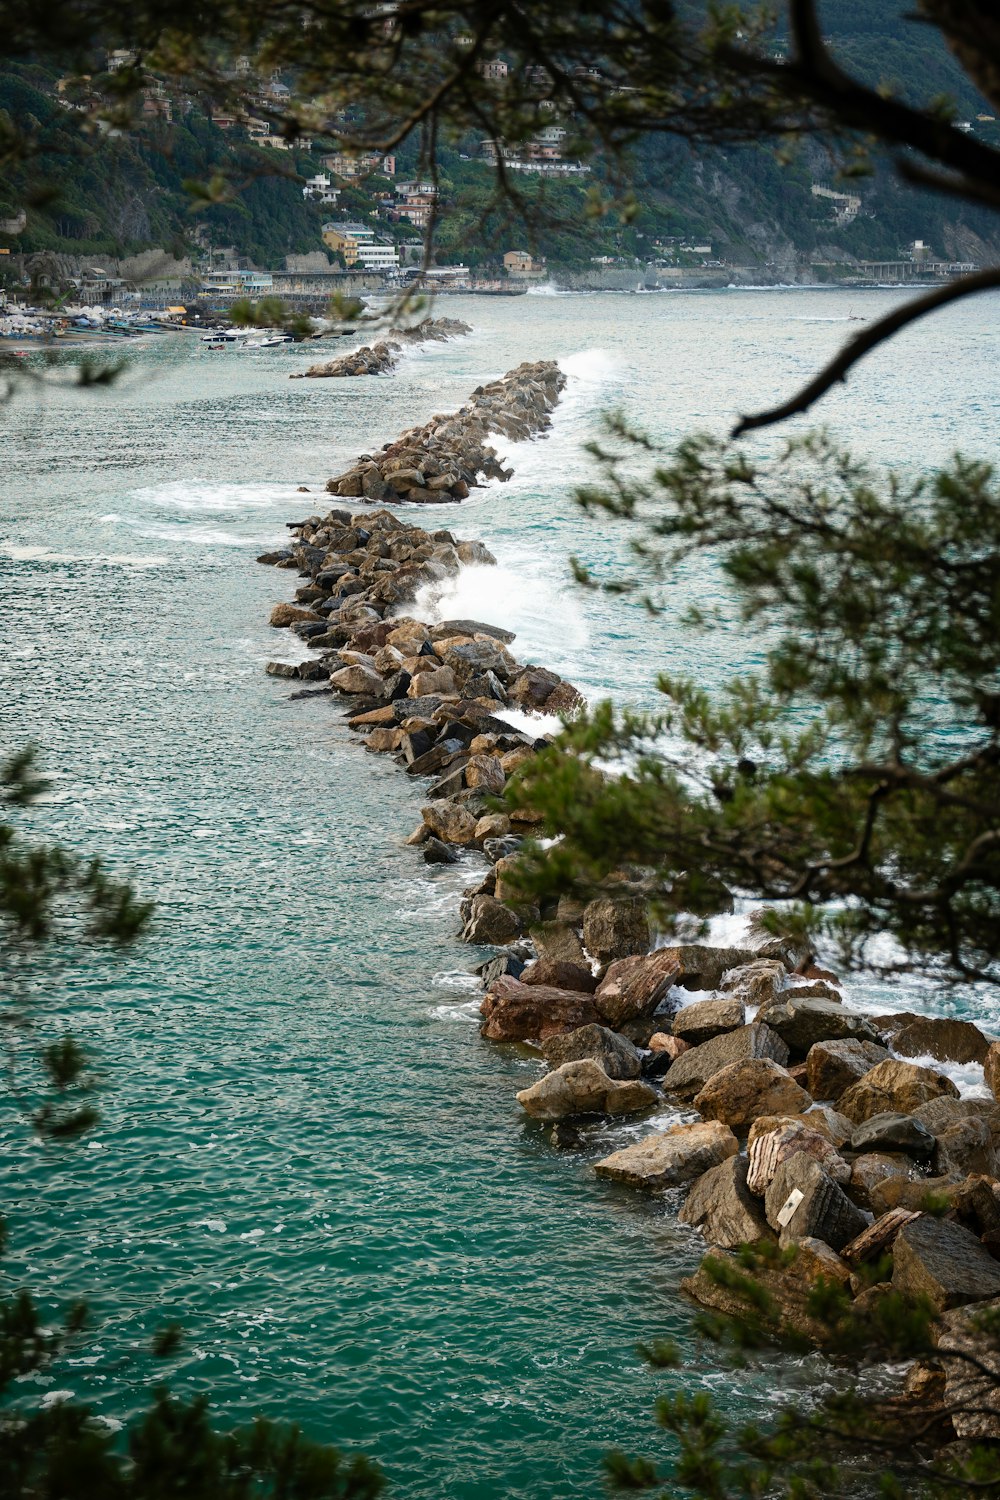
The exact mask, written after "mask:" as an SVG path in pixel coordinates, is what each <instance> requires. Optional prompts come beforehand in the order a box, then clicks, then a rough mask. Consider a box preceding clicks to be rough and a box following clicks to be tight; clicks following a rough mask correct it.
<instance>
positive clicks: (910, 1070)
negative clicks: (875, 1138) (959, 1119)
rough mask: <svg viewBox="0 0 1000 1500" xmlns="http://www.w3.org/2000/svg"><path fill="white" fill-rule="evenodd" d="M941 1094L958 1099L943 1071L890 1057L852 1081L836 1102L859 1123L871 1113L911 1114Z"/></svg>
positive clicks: (855, 1122)
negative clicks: (937, 1071) (855, 1081)
mask: <svg viewBox="0 0 1000 1500" xmlns="http://www.w3.org/2000/svg"><path fill="white" fill-rule="evenodd" d="M942 1094H949V1095H951V1097H952V1098H953V1099H957V1098H958V1089H957V1088H956V1087H955V1085H954V1084H953V1083H952V1081H951V1079H950V1078H946V1077H945V1076H944V1074H943V1073H935V1072H934V1071H933V1070H932V1069H931V1068H920V1067H918V1066H917V1065H916V1063H907V1062H896V1060H895V1059H893V1058H891V1059H890V1060H889V1061H888V1062H883V1063H879V1064H878V1065H877V1066H876V1067H874V1068H872V1069H871V1071H870V1072H868V1073H866V1074H865V1076H864V1077H863V1078H859V1079H858V1081H857V1083H852V1084H851V1087H850V1088H849V1089H847V1091H846V1092H845V1093H844V1094H842V1095H841V1097H840V1099H839V1100H838V1101H837V1108H838V1109H839V1111H840V1113H841V1114H843V1115H846V1116H847V1118H848V1119H849V1120H853V1122H854V1124H855V1125H860V1124H861V1123H862V1121H864V1120H870V1119H871V1117H872V1115H884V1114H887V1113H892V1114H900V1115H911V1114H912V1113H913V1111H914V1110H915V1109H919V1107H920V1105H921V1104H926V1103H927V1102H928V1100H930V1099H937V1098H939V1097H940V1096H941V1095H942Z"/></svg>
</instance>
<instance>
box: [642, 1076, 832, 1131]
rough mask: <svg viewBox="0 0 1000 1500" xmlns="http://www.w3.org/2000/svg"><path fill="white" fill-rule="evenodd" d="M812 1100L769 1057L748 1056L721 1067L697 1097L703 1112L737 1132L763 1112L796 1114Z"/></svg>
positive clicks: (747, 1127)
mask: <svg viewBox="0 0 1000 1500" xmlns="http://www.w3.org/2000/svg"><path fill="white" fill-rule="evenodd" d="M672 1071H673V1070H672V1069H671V1072H672ZM668 1076H669V1075H668ZM811 1103H812V1100H811V1099H810V1097H809V1095H808V1094H807V1093H806V1091H805V1089H803V1088H800V1087H799V1085H798V1084H797V1083H796V1082H795V1080H794V1078H793V1077H792V1076H791V1074H790V1073H788V1072H787V1071H786V1069H784V1068H782V1067H779V1065H778V1064H777V1063H776V1062H774V1061H773V1060H772V1059H771V1058H769V1057H748V1058H744V1059H743V1060H742V1061H741V1062H733V1063H729V1064H728V1065H727V1066H726V1067H724V1068H720V1070H719V1071H718V1073H713V1075H712V1077H711V1078H710V1079H709V1080H708V1082H707V1083H706V1084H705V1086H704V1087H703V1088H702V1089H701V1090H700V1091H699V1093H698V1094H696V1095H695V1099H694V1107H695V1109H696V1110H697V1111H698V1113H699V1114H700V1115H702V1116H703V1117H704V1118H705V1119H706V1120H721V1121H722V1122H723V1123H724V1124H725V1125H728V1126H729V1127H730V1129H731V1130H735V1131H736V1133H737V1135H741V1134H744V1133H745V1132H746V1131H747V1130H749V1128H750V1126H751V1124H752V1123H753V1121H754V1120H756V1119H758V1118H759V1117H760V1116H761V1115H780V1114H790V1115H797V1114H801V1113H802V1111H803V1110H805V1109H808V1108H809V1105H810V1104H811Z"/></svg>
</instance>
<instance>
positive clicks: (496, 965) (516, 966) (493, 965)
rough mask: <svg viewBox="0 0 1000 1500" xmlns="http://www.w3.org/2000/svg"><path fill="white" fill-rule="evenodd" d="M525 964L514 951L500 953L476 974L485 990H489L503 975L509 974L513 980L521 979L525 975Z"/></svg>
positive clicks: (481, 966)
mask: <svg viewBox="0 0 1000 1500" xmlns="http://www.w3.org/2000/svg"><path fill="white" fill-rule="evenodd" d="M524 969H525V962H524V959H523V958H520V957H519V956H518V954H517V953H515V952H514V951H513V950H512V949H508V950H507V951H506V952H504V953H498V954H497V956H496V958H491V959H489V961H488V962H487V963H485V964H481V965H480V966H479V968H478V969H477V970H476V973H477V974H478V975H479V976H480V978H481V979H482V981H483V989H484V990H488V989H489V988H490V986H491V985H492V984H493V982H494V980H496V979H499V978H500V976H501V975H502V974H509V975H510V977H511V979H520V977H521V975H522V974H523V973H524Z"/></svg>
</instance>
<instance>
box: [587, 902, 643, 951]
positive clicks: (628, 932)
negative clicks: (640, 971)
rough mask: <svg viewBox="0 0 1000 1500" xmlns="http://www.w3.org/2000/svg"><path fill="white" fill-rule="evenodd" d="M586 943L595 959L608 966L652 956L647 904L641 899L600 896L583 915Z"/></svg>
mask: <svg viewBox="0 0 1000 1500" xmlns="http://www.w3.org/2000/svg"><path fill="white" fill-rule="evenodd" d="M583 943H584V947H585V948H586V950H587V952H588V953H589V954H590V956H591V957H592V958H593V959H596V961H597V962H598V963H599V964H601V965H602V966H603V965H605V964H609V963H611V962H613V960H614V959H616V958H630V957H631V956H632V955H634V954H643V953H648V952H649V944H650V933H649V916H648V908H647V903H646V901H645V900H644V898H643V897H641V896H614V897H612V896H598V898H597V900H596V901H591V902H590V903H589V905H588V906H586V907H585V908H584V912H583Z"/></svg>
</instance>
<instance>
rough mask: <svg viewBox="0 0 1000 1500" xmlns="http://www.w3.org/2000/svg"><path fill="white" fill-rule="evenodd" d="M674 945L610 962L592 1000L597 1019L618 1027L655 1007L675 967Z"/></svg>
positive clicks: (672, 979)
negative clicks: (596, 1011) (643, 955)
mask: <svg viewBox="0 0 1000 1500" xmlns="http://www.w3.org/2000/svg"><path fill="white" fill-rule="evenodd" d="M676 955H677V950H676V949H675V948H658V949H657V950H656V952H655V953H649V954H647V955H646V956H645V957H644V958H643V957H638V956H634V957H631V958H620V959H617V960H616V962H615V963H613V964H612V965H611V967H610V968H609V969H608V972H607V973H606V974H605V976H604V978H603V979H602V980H601V982H600V984H599V985H598V986H597V992H596V994H595V996H594V1001H595V1004H596V1006H597V1009H598V1011H599V1013H600V1016H601V1019H602V1020H603V1021H606V1022H607V1024H608V1025H609V1026H611V1027H614V1028H618V1027H620V1026H621V1025H623V1024H624V1023H625V1022H626V1021H631V1020H634V1019H635V1018H636V1017H638V1016H648V1015H651V1014H652V1012H653V1011H654V1010H655V1009H656V1008H657V1006H658V1005H659V1003H660V1001H661V1000H662V999H663V997H664V995H665V994H666V993H667V990H668V989H669V988H670V986H671V985H672V984H673V983H674V981H675V979H676V977H677V975H678V973H679V972H680V971H679V968H678V963H677V956H676Z"/></svg>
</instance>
